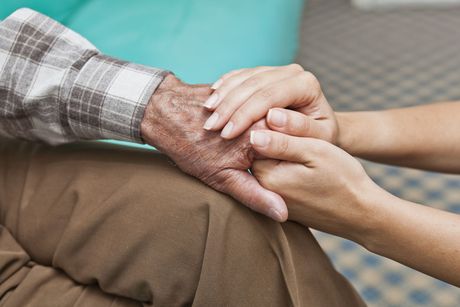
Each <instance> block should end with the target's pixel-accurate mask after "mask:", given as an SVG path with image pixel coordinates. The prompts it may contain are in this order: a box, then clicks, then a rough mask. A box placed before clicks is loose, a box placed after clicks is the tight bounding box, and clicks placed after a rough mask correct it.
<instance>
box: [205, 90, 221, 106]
mask: <svg viewBox="0 0 460 307" xmlns="http://www.w3.org/2000/svg"><path fill="white" fill-rule="evenodd" d="M217 102H219V94H218V93H214V94H212V95H211V97H209V98H208V100H206V101H205V103H204V104H203V106H204V107H205V108H208V109H211V108H213V107H214V106H215V105H216V104H217Z"/></svg>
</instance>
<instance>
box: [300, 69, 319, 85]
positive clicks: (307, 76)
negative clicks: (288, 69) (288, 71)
mask: <svg viewBox="0 0 460 307" xmlns="http://www.w3.org/2000/svg"><path fill="white" fill-rule="evenodd" d="M303 78H304V80H305V81H306V82H308V83H309V84H310V86H313V87H314V88H319V87H320V84H319V80H318V78H316V76H315V75H314V74H313V73H312V72H310V71H305V72H303Z"/></svg>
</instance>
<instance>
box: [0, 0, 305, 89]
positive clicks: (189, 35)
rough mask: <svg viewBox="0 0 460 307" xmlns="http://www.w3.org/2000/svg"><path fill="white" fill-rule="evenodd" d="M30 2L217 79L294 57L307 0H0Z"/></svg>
mask: <svg viewBox="0 0 460 307" xmlns="http://www.w3.org/2000/svg"><path fill="white" fill-rule="evenodd" d="M0 1H1V6H0V19H3V18H5V17H6V16H8V15H9V14H11V13H12V12H13V11H14V10H16V9H18V8H21V7H29V8H32V9H34V10H37V11H39V12H41V13H43V14H45V15H48V16H50V17H52V18H54V19H56V20H58V21H60V22H61V23H63V24H64V25H66V26H68V27H70V28H71V29H73V30H75V31H76V32H78V33H80V34H82V35H83V36H84V37H86V38H87V39H88V40H90V41H91V42H92V43H93V44H94V45H95V46H97V47H98V48H99V49H100V50H101V51H102V52H104V53H106V54H108V55H111V56H115V57H118V58H121V59H125V60H128V61H133V62H136V63H139V64H145V65H150V66H154V67H159V68H164V69H168V70H171V71H173V72H174V73H175V74H176V75H177V76H179V77H180V78H181V79H183V80H184V81H186V82H190V83H212V82H214V81H216V80H217V79H218V77H219V76H221V75H222V74H224V73H226V72H228V71H229V70H232V69H237V68H241V67H254V66H259V65H283V64H287V63H292V62H293V61H294V58H295V55H296V51H297V47H298V30H299V24H300V20H301V15H302V11H303V0H250V1H248V0H155V1H152V0H135V1H126V0H65V1H63V0H39V1H37V0H0Z"/></svg>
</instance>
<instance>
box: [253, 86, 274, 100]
mask: <svg viewBox="0 0 460 307" xmlns="http://www.w3.org/2000/svg"><path fill="white" fill-rule="evenodd" d="M273 94H274V93H273V90H272V89H270V88H267V89H263V90H261V91H259V93H258V95H257V96H258V97H260V98H261V99H270V98H271V97H273Z"/></svg>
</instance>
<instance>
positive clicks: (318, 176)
mask: <svg viewBox="0 0 460 307" xmlns="http://www.w3.org/2000/svg"><path fill="white" fill-rule="evenodd" d="M261 133H263V134H262V135H261ZM251 143H252V144H253V146H254V148H255V149H256V150H257V151H258V152H259V153H260V154H262V155H264V156H267V157H270V158H273V159H275V160H262V161H258V162H256V163H255V164H254V166H253V173H254V174H255V176H256V177H257V178H258V180H259V181H260V182H261V184H262V185H263V186H264V187H266V188H268V189H270V190H272V191H275V192H277V193H279V194H280V195H281V196H283V198H284V199H286V202H287V204H288V207H289V219H292V220H295V221H297V222H299V223H301V224H303V225H305V226H309V227H312V228H315V229H318V230H321V231H325V232H328V233H331V234H335V235H338V236H341V237H344V238H347V239H350V240H354V241H356V242H357V243H359V244H361V245H363V246H364V247H366V248H367V249H368V250H370V251H372V252H374V253H377V254H380V255H382V256H385V257H388V258H391V259H393V260H396V261H398V262H400V263H402V264H404V265H407V266H410V267H412V268H414V269H417V270H419V271H421V272H423V273H426V274H428V275H431V276H433V277H436V278H438V279H441V280H444V281H446V282H449V283H451V284H453V285H456V286H459V287H460V240H459V238H460V216H459V215H456V214H453V213H448V212H444V211H441V210H437V209H433V208H429V207H426V206H422V205H418V204H415V203H412V202H408V201H405V200H402V199H399V198H397V197H395V196H393V195H391V194H389V193H388V192H386V191H384V190H383V189H381V188H380V187H378V186H377V185H376V184H375V183H374V182H373V181H372V180H371V179H370V178H369V177H368V176H367V174H366V173H365V171H364V169H363V168H362V167H361V165H360V164H359V163H358V161H357V160H356V159H354V158H353V157H352V156H350V155H349V154H348V153H346V152H345V151H343V150H342V149H340V148H338V147H336V146H334V145H332V144H330V143H328V142H324V141H322V140H318V139H313V138H299V137H293V136H288V135H286V134H282V133H278V132H273V131H263V132H253V135H252V137H251Z"/></svg>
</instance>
